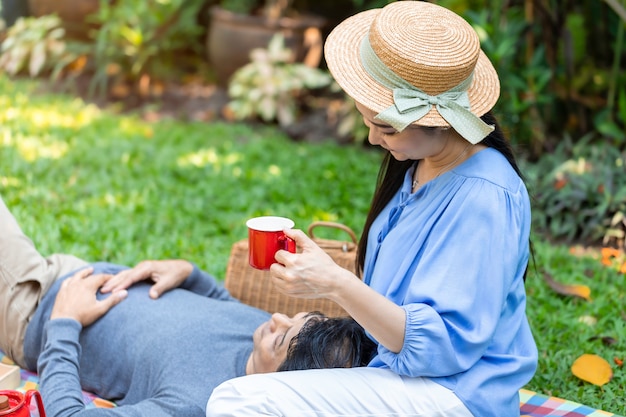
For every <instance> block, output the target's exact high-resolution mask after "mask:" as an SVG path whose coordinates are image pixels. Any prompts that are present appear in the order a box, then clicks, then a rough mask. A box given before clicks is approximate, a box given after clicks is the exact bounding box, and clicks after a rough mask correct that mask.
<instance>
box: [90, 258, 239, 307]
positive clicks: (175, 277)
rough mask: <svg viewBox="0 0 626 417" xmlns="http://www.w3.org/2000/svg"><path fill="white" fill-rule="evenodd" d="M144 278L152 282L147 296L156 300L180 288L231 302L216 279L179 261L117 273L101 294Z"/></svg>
mask: <svg viewBox="0 0 626 417" xmlns="http://www.w3.org/2000/svg"><path fill="white" fill-rule="evenodd" d="M146 279H151V280H152V281H154V285H153V286H152V288H151V289H150V297H152V298H155V299H156V298H158V297H160V296H161V295H162V294H163V293H165V292H167V291H169V290H171V289H174V288H179V287H180V288H184V289H186V290H189V291H191V292H194V293H196V294H199V295H202V296H205V297H210V298H216V299H220V300H234V298H233V297H232V296H231V295H230V293H229V292H228V291H227V290H226V289H225V288H224V287H223V286H222V285H220V284H219V283H218V282H217V280H216V279H215V277H213V276H212V275H210V274H208V273H206V272H204V271H202V270H200V269H199V268H198V267H197V266H196V265H194V264H193V263H191V262H189V261H185V260H181V259H174V260H162V261H152V260H150V261H142V262H140V263H138V264H137V265H136V266H135V267H134V268H131V269H128V270H125V271H122V272H120V273H118V274H116V275H115V276H114V277H113V278H111V279H110V280H109V281H108V282H107V283H106V284H105V285H104V286H103V287H102V289H101V292H103V293H107V292H115V291H119V290H122V289H127V288H129V287H130V286H131V285H133V284H134V283H136V282H139V281H143V280H146Z"/></svg>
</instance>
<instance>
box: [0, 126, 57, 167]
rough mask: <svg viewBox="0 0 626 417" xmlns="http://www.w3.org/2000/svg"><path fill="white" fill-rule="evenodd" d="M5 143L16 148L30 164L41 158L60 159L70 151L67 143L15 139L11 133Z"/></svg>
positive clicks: (30, 137) (32, 138) (29, 137)
mask: <svg viewBox="0 0 626 417" xmlns="http://www.w3.org/2000/svg"><path fill="white" fill-rule="evenodd" d="M3 142H4V144H5V145H12V146H14V147H15V148H16V149H17V151H18V152H19V154H20V155H21V156H22V158H24V160H25V161H28V162H34V161H36V160H37V159H40V158H47V159H59V158H62V157H63V156H65V154H67V152H68V150H69V145H68V144H67V143H66V142H61V141H57V140H48V139H47V138H44V137H42V138H36V137H32V136H21V135H19V136H17V137H14V138H13V137H12V135H11V133H10V132H9V133H8V135H5V136H4V140H3Z"/></svg>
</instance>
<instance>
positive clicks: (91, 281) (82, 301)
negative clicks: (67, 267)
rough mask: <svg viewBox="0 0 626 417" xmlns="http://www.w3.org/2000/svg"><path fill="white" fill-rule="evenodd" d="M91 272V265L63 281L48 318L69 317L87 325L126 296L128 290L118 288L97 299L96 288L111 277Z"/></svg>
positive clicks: (84, 325)
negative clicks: (101, 298)
mask: <svg viewBox="0 0 626 417" xmlns="http://www.w3.org/2000/svg"><path fill="white" fill-rule="evenodd" d="M92 272H93V268H91V267H90V268H85V269H81V270H80V271H78V272H77V273H75V274H74V275H73V276H71V277H70V278H67V279H66V280H65V281H63V283H62V284H61V288H60V289H59V292H58V293H57V297H56V300H55V301H54V306H53V307H52V314H51V315H50V319H58V318H69V319H73V320H76V321H78V322H79V323H80V324H81V325H82V326H83V327H87V326H89V325H90V324H92V323H93V322H95V321H96V320H98V319H99V318H100V317H102V316H103V315H104V314H106V313H107V312H108V311H109V310H110V309H111V308H112V307H113V306H115V305H117V304H118V303H119V302H121V301H122V300H123V299H124V298H126V296H127V295H128V292H127V291H126V290H119V291H114V292H113V293H112V294H111V295H110V296H109V297H107V298H105V299H104V300H98V299H97V298H96V293H97V292H98V289H99V288H100V287H101V286H102V285H103V284H104V283H105V282H107V281H108V280H109V279H111V277H112V275H108V274H98V275H91V274H92Z"/></svg>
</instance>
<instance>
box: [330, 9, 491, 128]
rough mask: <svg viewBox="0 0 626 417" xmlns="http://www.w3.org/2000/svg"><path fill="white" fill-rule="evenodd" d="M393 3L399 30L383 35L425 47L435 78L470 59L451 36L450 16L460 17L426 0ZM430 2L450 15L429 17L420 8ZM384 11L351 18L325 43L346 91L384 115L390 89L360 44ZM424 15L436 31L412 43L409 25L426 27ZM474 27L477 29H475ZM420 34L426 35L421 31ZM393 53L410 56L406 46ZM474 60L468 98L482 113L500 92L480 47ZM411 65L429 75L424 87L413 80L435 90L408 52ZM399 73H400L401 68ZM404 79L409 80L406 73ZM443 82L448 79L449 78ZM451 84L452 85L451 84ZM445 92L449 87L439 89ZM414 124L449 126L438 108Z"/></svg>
mask: <svg viewBox="0 0 626 417" xmlns="http://www.w3.org/2000/svg"><path fill="white" fill-rule="evenodd" d="M410 3H420V4H419V5H418V7H414V6H415V4H413V5H411V4H410ZM390 6H391V7H395V8H397V9H398V10H399V11H400V12H401V13H398V14H399V16H398V19H397V20H398V26H397V30H392V31H388V34H385V36H387V37H391V38H393V37H395V38H396V40H397V42H395V45H396V47H397V48H404V46H406V48H407V49H410V48H411V47H413V48H415V47H417V48H421V49H422V50H421V51H420V52H422V54H426V55H423V56H422V57H424V56H427V57H428V59H429V63H428V65H430V66H431V68H435V69H436V70H435V71H433V73H438V75H437V77H436V78H442V77H441V76H440V75H439V74H442V73H443V74H450V76H451V77H452V76H453V75H454V74H453V71H454V70H455V67H454V65H455V63H456V62H458V61H460V60H461V61H462V60H464V59H465V60H466V57H462V56H461V55H462V54H463V53H464V51H462V50H459V46H458V44H456V43H455V42H457V39H456V38H455V36H454V34H450V32H451V26H452V25H451V22H450V20H451V19H450V17H451V16H452V17H453V19H452V20H454V19H461V20H462V18H461V17H459V16H457V15H454V14H453V13H452V12H450V11H448V10H446V9H443V8H442V7H440V6H435V5H432V4H430V3H427V2H418V1H415V2H413V1H400V2H396V3H391V4H390V5H388V6H386V7H390ZM432 6H435V7H436V9H434V12H435V13H438V12H441V10H444V11H445V13H447V15H446V16H443V17H441V16H434V17H432V18H429V17H425V15H424V10H422V9H423V8H427V9H428V10H431V8H432ZM381 10H383V9H373V10H368V11H365V12H361V13H359V14H356V15H354V16H352V17H349V18H348V19H346V20H345V21H343V22H342V23H340V24H339V25H338V26H337V27H335V28H334V29H333V30H332V32H331V33H330V35H329V36H328V39H327V40H326V44H325V47H324V52H325V57H326V62H327V64H328V69H329V71H330V72H331V74H332V75H333V77H334V78H335V80H336V81H337V83H338V84H339V85H340V86H341V88H343V90H344V91H345V92H346V94H348V95H349V96H350V97H352V98H353V99H354V100H356V101H357V102H359V103H361V104H362V105H364V106H365V107H367V108H368V109H370V110H373V111H374V112H376V113H380V112H381V111H383V110H384V109H386V108H387V107H389V106H391V105H392V103H393V98H392V91H391V90H390V89H388V88H386V87H384V86H382V85H381V84H379V83H378V82H377V81H376V80H374V78H372V77H371V76H370V75H369V74H368V73H367V71H366V70H365V69H364V68H363V66H362V64H361V59H360V45H361V42H362V40H363V38H364V37H365V36H367V35H368V32H369V30H370V27H371V25H372V22H373V21H374V19H375V18H376V16H377V15H378V14H379V13H380V12H381ZM428 10H427V11H428ZM450 15H451V16H450ZM425 18H426V19H427V22H428V30H429V31H432V32H433V35H434V36H432V37H431V38H430V42H428V43H426V44H425V43H424V39H420V40H419V42H420V43H419V44H414V45H411V42H416V41H415V40H413V39H411V34H412V32H415V30H413V29H406V28H416V27H417V28H420V27H424V20H425ZM463 24H465V25H468V24H467V22H465V21H463ZM468 26H469V25H468ZM452 29H454V28H452ZM470 29H471V27H470ZM471 30H472V31H473V29H471ZM421 36H422V38H424V35H423V34H422V35H421ZM392 41H393V39H392ZM398 45H399V46H398ZM403 45H404V46H403ZM478 48H479V46H478ZM391 53H398V54H404V55H405V57H407V56H409V54H407V52H406V51H405V50H403V51H400V50H398V51H392V52H391ZM422 57H421V58H422ZM474 61H476V66H475V69H474V77H473V81H472V84H471V86H470V88H469V89H468V96H469V101H470V106H471V111H472V113H474V114H476V115H477V116H482V115H483V114H485V113H486V112H487V111H489V110H490V109H491V108H493V106H494V105H495V104H496V102H497V100H498V96H499V94H500V82H499V80H498V74H497V73H496V70H495V69H494V67H493V65H492V64H491V62H490V61H489V59H488V58H487V56H486V55H485V54H484V52H483V51H482V50H479V53H478V58H477V59H476V54H474V56H473V59H472V62H474ZM411 66H414V68H416V69H417V68H418V67H419V72H420V73H421V74H426V76H423V81H424V85H418V83H420V80H415V82H413V84H414V85H416V86H417V87H418V88H421V89H423V90H424V91H426V92H428V93H429V94H432V92H430V91H427V89H425V88H424V86H426V85H427V86H428V87H429V88H433V84H432V83H433V82H435V81H436V80H435V79H434V78H435V77H427V70H424V66H423V65H422V64H421V63H419V62H415V61H413V62H411V60H410V56H409V58H404V62H403V68H402V71H404V72H405V73H406V74H409V73H410V71H411ZM448 67H450V72H449V73H448V72H447V68H448ZM395 72H396V73H398V71H395ZM403 78H405V79H406V78H407V77H406V76H405V77H403ZM442 81H443V82H446V81H448V82H449V80H442ZM450 87H452V86H449V87H448V88H450ZM435 88H436V87H435ZM443 91H445V89H444V90H442V91H439V92H443ZM413 124H416V125H421V126H441V127H444V126H449V123H448V122H446V121H445V120H444V119H443V118H442V117H441V115H440V114H439V112H438V111H437V110H436V109H435V108H433V109H431V110H430V112H429V113H427V114H426V115H425V116H424V117H423V118H421V119H420V120H418V121H416V122H415V123H413Z"/></svg>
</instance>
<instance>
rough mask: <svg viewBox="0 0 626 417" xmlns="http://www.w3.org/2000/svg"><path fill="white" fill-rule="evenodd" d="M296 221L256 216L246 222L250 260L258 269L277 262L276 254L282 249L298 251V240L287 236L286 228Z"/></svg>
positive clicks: (289, 227)
mask: <svg viewBox="0 0 626 417" xmlns="http://www.w3.org/2000/svg"><path fill="white" fill-rule="evenodd" d="M294 224H295V223H294V222H293V220H291V219H288V218H286V217H276V216H264V217H255V218H253V219H250V220H248V221H247V222H246V226H248V247H249V249H248V260H249V262H250V266H252V267H253V268H256V269H270V266H271V265H272V264H273V263H275V262H276V259H275V258H274V256H275V255H276V252H278V251H279V250H280V249H284V250H286V251H289V252H291V253H295V252H296V242H295V241H294V240H293V239H291V238H288V237H287V236H285V234H284V233H283V230H284V229H291V228H292V227H293V226H294Z"/></svg>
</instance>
